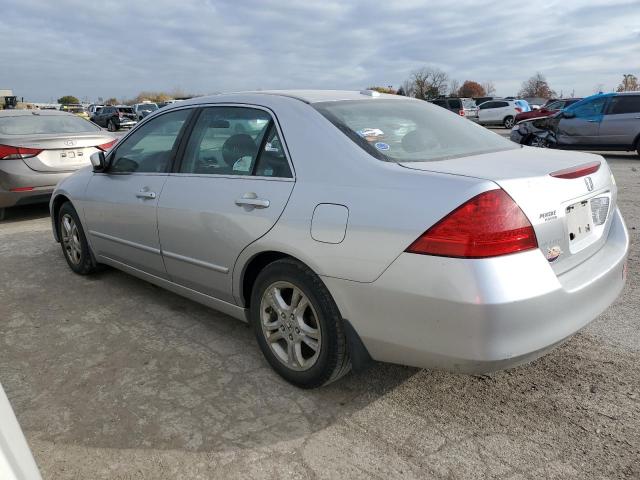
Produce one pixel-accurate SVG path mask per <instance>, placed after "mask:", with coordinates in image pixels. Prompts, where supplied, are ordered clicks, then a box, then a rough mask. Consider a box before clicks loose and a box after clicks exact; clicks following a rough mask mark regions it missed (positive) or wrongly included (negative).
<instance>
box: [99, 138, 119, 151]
mask: <svg viewBox="0 0 640 480" xmlns="http://www.w3.org/2000/svg"><path fill="white" fill-rule="evenodd" d="M117 141H118V140H111V141H110V142H107V143H103V144H102V145H97V146H96V148H98V149H100V150H102V151H103V152H106V151H107V150H109V149H110V148H111V147H113V146H114V145H115V144H116V142H117Z"/></svg>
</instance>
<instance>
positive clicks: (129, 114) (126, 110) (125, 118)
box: [92, 105, 138, 132]
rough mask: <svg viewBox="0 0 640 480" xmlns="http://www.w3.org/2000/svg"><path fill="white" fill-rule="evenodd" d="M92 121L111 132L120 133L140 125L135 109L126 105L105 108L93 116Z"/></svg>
mask: <svg viewBox="0 0 640 480" xmlns="http://www.w3.org/2000/svg"><path fill="white" fill-rule="evenodd" d="M92 120H93V122H94V123H96V124H97V125H100V126H101V127H105V128H106V129H107V130H109V131H110V132H115V131H118V130H120V129H121V128H131V127H133V126H134V125H135V124H136V123H138V120H137V118H136V114H135V112H134V111H133V108H132V107H128V106H126V105H117V106H108V107H104V108H103V109H102V110H100V112H98V113H96V114H95V115H94V116H93V119H92Z"/></svg>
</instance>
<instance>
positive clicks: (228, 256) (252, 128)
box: [158, 105, 294, 303]
mask: <svg viewBox="0 0 640 480" xmlns="http://www.w3.org/2000/svg"><path fill="white" fill-rule="evenodd" d="M282 138H283V137H282V135H281V132H280V130H279V126H278V124H277V122H276V119H275V117H274V116H273V115H272V114H271V112H269V111H268V110H267V109H264V108H261V107H257V106H256V107H249V106H235V105H227V106H211V107H205V108H203V109H201V111H200V113H199V116H198V118H197V120H196V121H195V123H194V125H193V128H192V130H191V133H190V135H189V139H188V141H187V142H186V144H185V145H184V146H183V148H182V151H181V152H180V153H179V157H180V158H181V160H180V162H179V164H178V165H177V166H176V168H175V171H174V172H173V173H171V174H170V175H169V177H168V179H167V182H166V183H165V185H164V189H163V191H162V196H161V197H160V201H159V204H158V230H159V234H160V244H161V245H162V254H163V258H164V262H165V265H166V268H167V273H168V274H169V276H170V278H171V279H172V280H173V281H174V282H176V283H178V284H180V285H182V286H185V287H188V288H191V289H193V290H196V291H198V292H201V293H204V294H207V295H210V296H213V297H215V298H218V299H220V300H223V301H226V302H230V303H234V299H233V295H232V278H231V277H232V273H233V272H232V270H233V266H234V264H235V261H236V259H237V258H238V256H239V255H240V252H241V251H242V250H243V249H244V248H245V247H246V246H247V245H249V244H250V243H252V242H253V241H255V240H257V239H258V238H260V237H261V236H263V235H264V234H265V233H267V232H268V231H269V230H270V229H271V227H273V225H274V224H275V223H276V221H277V219H278V218H279V217H280V214H281V213H282V211H283V210H284V207H285V205H286V204H287V201H288V199H289V196H290V194H291V191H292V190H293V186H294V176H293V169H292V167H291V164H290V162H289V158H288V154H287V151H286V147H285V145H284V143H283V142H282Z"/></svg>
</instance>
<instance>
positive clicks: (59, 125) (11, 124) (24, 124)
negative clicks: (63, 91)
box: [0, 115, 100, 135]
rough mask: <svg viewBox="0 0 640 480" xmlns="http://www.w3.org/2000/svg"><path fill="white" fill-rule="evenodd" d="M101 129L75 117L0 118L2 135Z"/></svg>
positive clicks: (35, 116)
mask: <svg viewBox="0 0 640 480" xmlns="http://www.w3.org/2000/svg"><path fill="white" fill-rule="evenodd" d="M99 130H100V128H99V127H97V126H95V125H94V124H93V123H91V122H88V121H86V120H84V119H82V118H80V117H76V116H75V115H24V116H22V115H21V116H11V117H0V134H2V135H41V134H52V133H90V132H91V133H93V132H96V131H99Z"/></svg>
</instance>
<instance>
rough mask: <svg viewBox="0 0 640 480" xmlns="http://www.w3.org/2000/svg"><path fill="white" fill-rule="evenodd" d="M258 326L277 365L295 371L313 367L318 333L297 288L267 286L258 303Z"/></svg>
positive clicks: (313, 315)
mask: <svg viewBox="0 0 640 480" xmlns="http://www.w3.org/2000/svg"><path fill="white" fill-rule="evenodd" d="M260 325H261V327H262V333H263V335H264V338H265V339H266V341H267V345H268V346H269V348H270V349H271V351H272V352H273V353H274V354H275V356H276V358H277V359H278V360H279V361H280V362H281V363H283V364H284V365H286V366H287V367H288V368H290V369H292V370H296V371H303V370H308V369H309V368H311V367H312V366H313V365H315V363H316V361H317V360H318V356H319V354H320V347H321V342H322V332H321V330H320V322H319V320H318V316H317V313H316V310H315V309H314V307H313V305H312V304H311V302H310V301H309V299H308V298H307V296H306V295H305V294H304V293H303V292H302V290H301V289H300V288H298V287H296V286H295V285H293V284H292V283H290V282H284V281H280V282H275V283H273V284H271V285H269V287H267V288H266V289H265V291H264V293H263V294H262V299H261V301H260Z"/></svg>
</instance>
